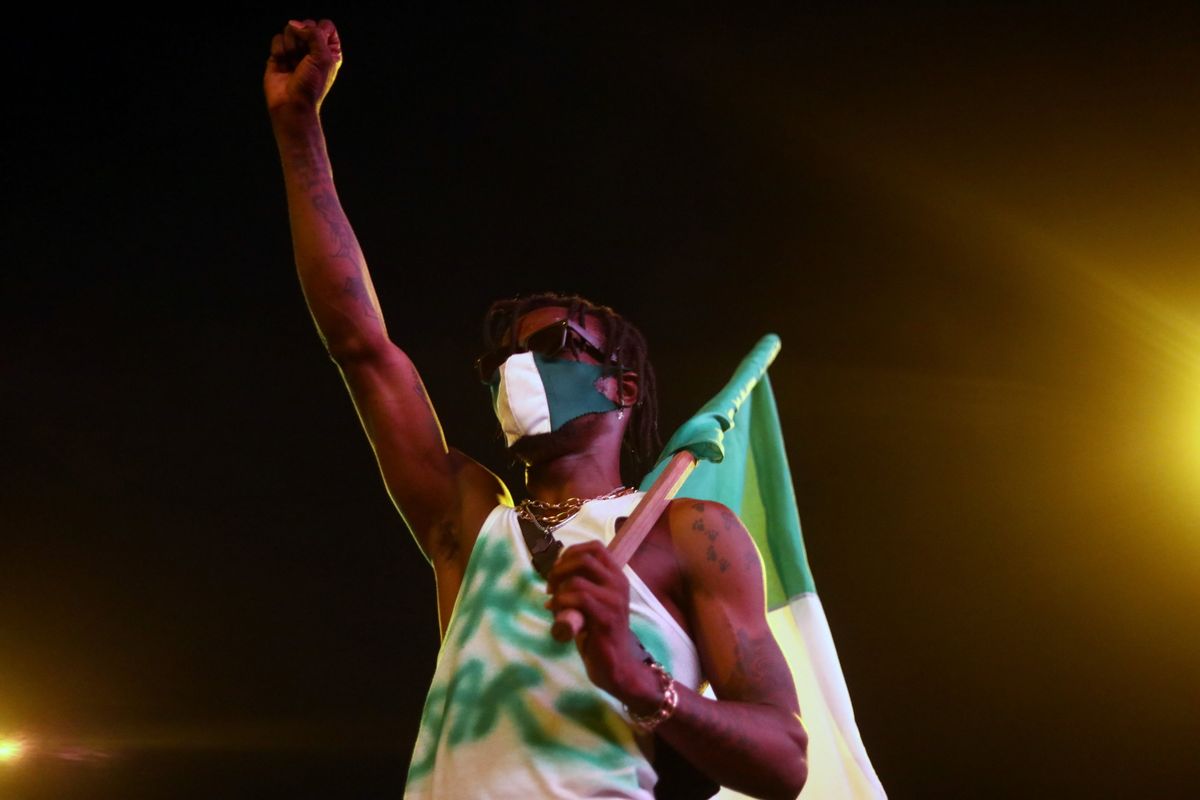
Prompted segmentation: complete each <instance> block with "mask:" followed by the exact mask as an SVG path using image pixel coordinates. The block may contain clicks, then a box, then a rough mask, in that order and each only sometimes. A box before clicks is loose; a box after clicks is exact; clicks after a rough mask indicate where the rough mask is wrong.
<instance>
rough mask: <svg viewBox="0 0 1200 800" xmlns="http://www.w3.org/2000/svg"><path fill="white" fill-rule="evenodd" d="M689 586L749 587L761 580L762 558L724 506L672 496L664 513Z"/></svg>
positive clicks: (746, 533)
mask: <svg viewBox="0 0 1200 800" xmlns="http://www.w3.org/2000/svg"><path fill="white" fill-rule="evenodd" d="M664 516H665V517H666V518H667V525H668V529H669V531H670V536H671V543H672V545H673V547H674V549H675V552H676V554H677V556H678V558H679V562H680V566H681V567H682V569H683V572H684V574H685V579H686V580H687V582H688V584H689V586H690V588H691V589H692V590H693V591H695V590H702V591H713V590H718V589H725V590H734V591H736V590H738V589H747V590H752V589H753V588H755V587H761V584H762V560H761V558H760V557H759V553H758V549H757V548H756V547H755V545H754V540H753V539H752V538H751V536H750V533H749V532H748V531H747V530H746V526H745V525H743V524H742V521H741V520H740V519H738V516H737V514H735V513H734V512H733V511H732V510H731V509H730V508H729V507H728V506H726V505H725V504H723V503H718V502H716V501H712V500H697V499H694V498H688V497H683V498H675V499H674V500H672V501H671V504H670V506H669V507H668V509H667V513H666V514H665V515H664Z"/></svg>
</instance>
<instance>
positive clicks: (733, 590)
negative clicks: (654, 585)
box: [671, 500, 799, 712]
mask: <svg viewBox="0 0 1200 800" xmlns="http://www.w3.org/2000/svg"><path fill="white" fill-rule="evenodd" d="M679 504H680V501H676V504H673V506H674V507H673V508H672V525H671V528H672V535H673V536H674V537H675V538H676V547H677V549H678V550H679V552H680V553H681V556H682V558H683V559H684V564H683V567H684V569H685V571H686V573H687V585H688V593H689V600H690V603H689V605H690V616H691V624H692V630H693V633H694V635H695V639H696V647H697V649H698V651H699V653H700V660H701V665H702V666H703V668H704V672H705V677H706V678H707V679H708V681H709V683H710V684H711V685H712V688H713V692H714V694H716V696H717V698H718V699H721V700H737V701H741V702H749V703H764V704H769V705H773V706H776V707H780V708H784V709H787V710H789V711H793V712H798V711H799V704H798V703H797V701H796V690H795V686H794V685H793V682H792V676H791V672H790V670H789V669H788V665H787V661H786V660H785V659H784V657H783V654H782V652H781V651H780V649H779V645H778V644H777V643H776V642H775V637H774V636H773V635H772V633H771V629H770V626H769V625H768V624H767V616H766V611H767V610H766V591H765V587H764V584H763V568H762V559H761V557H760V556H759V553H758V550H757V548H756V547H755V546H754V541H753V540H752V539H751V538H750V534H749V533H748V532H747V531H746V529H745V527H744V526H743V525H742V523H741V521H740V520H738V518H737V516H736V515H735V514H734V513H733V512H732V511H730V510H729V509H728V508H726V507H725V506H723V505H721V504H720V503H711V502H703V503H701V502H698V501H694V500H685V501H682V504H681V505H679Z"/></svg>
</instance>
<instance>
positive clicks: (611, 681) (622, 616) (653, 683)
mask: <svg viewBox="0 0 1200 800" xmlns="http://www.w3.org/2000/svg"><path fill="white" fill-rule="evenodd" d="M546 591H547V592H548V593H549V594H550V600H549V601H548V602H547V603H546V608H548V609H550V610H551V611H552V612H554V613H555V614H557V613H558V612H559V611H563V610H566V609H575V610H576V611H578V612H579V613H581V614H582V615H583V619H584V625H583V628H582V629H581V630H580V632H579V634H578V635H576V637H575V646H576V647H577V648H579V655H580V656H581V657H582V658H583V663H584V666H585V667H587V674H588V678H590V679H591V681H592V683H594V684H596V685H597V686H599V687H600V688H601V689H603V690H604V691H606V692H608V693H609V694H611V695H613V696H614V697H616V698H617V699H618V700H620V701H621V702H623V703H625V704H626V705H627V706H629V707H630V709H631V710H633V711H636V712H639V713H641V712H649V711H652V710H653V709H655V708H657V706H658V702H659V700H660V699H661V698H660V695H661V690H660V688H659V685H658V678H657V676H656V675H655V674H654V672H653V670H651V669H650V668H649V667H648V666H647V665H646V664H645V663H644V662H643V660H642V659H643V658H644V657H645V654H644V652H643V650H642V649H641V646H640V645H639V644H638V641H637V638H636V637H635V636H634V635H633V631H631V630H630V628H629V580H628V579H627V578H626V577H625V575H624V573H623V572H622V571H621V567H620V566H618V565H617V563H616V562H615V561H613V558H612V555H611V554H610V553H609V552H608V548H606V547H605V546H604V545H603V544H602V543H600V542H598V541H596V542H585V543H584V544H577V545H573V546H571V547H568V548H566V549H565V550H563V551H562V553H561V554H560V555H559V557H558V561H557V562H555V564H554V567H553V568H551V570H550V574H549V576H547V581H546Z"/></svg>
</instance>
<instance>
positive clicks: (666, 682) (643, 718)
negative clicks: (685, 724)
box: [625, 656, 679, 733]
mask: <svg viewBox="0 0 1200 800" xmlns="http://www.w3.org/2000/svg"><path fill="white" fill-rule="evenodd" d="M645 663H646V664H647V665H648V666H649V667H650V669H652V670H654V672H655V674H657V675H658V683H659V685H660V686H661V687H662V692H663V700H662V705H660V706H659V707H658V711H655V712H654V713H653V714H644V715H643V714H635V713H634V712H633V711H631V710H630V708H629V706H625V710H626V711H627V712H628V713H629V719H630V720H631V721H632V722H633V724H634V725H637V726H638V727H639V728H641V729H642V730H643V731H646V732H647V733H649V732H650V731H652V730H654V729H655V728H657V727H658V726H659V725H661V724H662V723H664V722H666V721H667V720H668V719H670V718H671V715H672V714H674V713H675V707H676V706H678V705H679V692H677V691H676V690H675V679H674V678H672V677H671V673H669V672H667V670H666V668H665V667H663V665H662V664H660V663H658V662H657V661H655V660H654V659H653V658H651V657H650V656H646V662H645Z"/></svg>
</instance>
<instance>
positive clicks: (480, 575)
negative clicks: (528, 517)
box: [404, 492, 703, 800]
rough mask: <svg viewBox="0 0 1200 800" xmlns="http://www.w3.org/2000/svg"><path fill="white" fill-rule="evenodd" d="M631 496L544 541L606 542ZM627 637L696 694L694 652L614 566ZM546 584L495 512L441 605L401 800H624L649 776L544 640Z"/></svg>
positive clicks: (648, 796) (617, 727)
mask: <svg viewBox="0 0 1200 800" xmlns="http://www.w3.org/2000/svg"><path fill="white" fill-rule="evenodd" d="M642 497H643V494H642V493H641V492H637V493H634V494H631V495H626V496H625V497H618V498H614V499H612V500H598V501H592V502H590V503H587V504H586V505H584V507H583V509H582V510H581V511H580V512H579V514H578V515H576V516H575V517H574V518H573V519H572V520H571V521H570V522H568V523H567V524H566V525H564V526H563V527H561V528H559V529H557V530H556V531H555V532H554V535H555V537H556V538H557V539H559V540H560V541H561V542H562V543H563V544H564V545H565V546H567V547H570V546H571V545H573V544H579V543H581V542H586V541H591V540H594V539H599V540H600V541H603V542H604V543H605V544H607V543H608V542H610V541H611V540H612V537H613V531H614V527H615V523H616V520H617V519H618V518H620V517H627V516H629V514H630V513H631V512H632V510H633V508H634V507H635V506H636V505H637V503H638V501H639V500H641V498H642ZM624 571H625V575H626V577H627V578H628V579H629V585H630V602H629V609H630V626H631V627H632V628H633V631H634V633H635V634H637V636H638V638H639V639H640V640H641V642H642V644H643V645H644V646H645V648H646V649H647V650H648V651H650V654H651V655H653V656H654V658H655V659H656V660H658V661H659V662H660V663H661V664H663V665H664V666H665V667H666V668H667V670H668V671H670V673H671V674H672V675H673V676H674V677H675V680H676V681H678V682H679V683H680V684H682V685H684V686H688V687H690V688H692V689H695V690H697V691H699V690H700V688H701V686H702V683H703V678H702V676H701V675H700V662H699V658H698V656H697V654H696V647H695V645H694V644H693V643H692V641H691V640H690V639H689V638H688V636H687V634H686V633H685V632H684V630H683V628H681V627H680V626H679V623H678V622H676V621H675V619H674V618H673V617H672V616H671V615H670V613H668V612H667V610H666V609H665V608H664V607H663V605H662V603H660V602H659V601H658V599H657V598H655V597H654V594H653V593H652V592H651V591H650V589H649V588H648V587H647V586H646V584H645V583H643V582H642V580H641V579H640V578H639V577H638V576H637V574H636V573H634V571H633V570H632V569H630V568H629V567H628V566H626V567H625V570H624ZM546 599H547V595H546V582H545V581H544V580H543V579H542V578H541V577H540V576H539V575H538V574H537V573H536V572H535V571H534V569H533V566H532V565H531V564H530V561H529V550H528V547H527V546H526V544H525V539H524V537H523V536H522V535H521V527H520V524H519V523H518V522H517V515H516V511H515V510H514V509H513V508H512V507H510V506H497V507H496V508H495V509H493V510H492V513H491V514H490V515H488V518H487V520H486V521H485V522H484V523H483V528H482V529H481V530H480V532H479V538H478V539H477V540H476V542H475V547H474V549H473V550H472V552H471V557H470V560H469V562H468V563H467V570H466V574H465V575H464V576H463V583H462V587H461V589H460V590H459V593H458V598H457V599H456V600H455V604H454V611H453V613H452V614H451V617H450V624H449V626H448V627H447V629H446V636H445V638H444V639H443V640H442V647H441V651H440V652H439V653H438V663H437V670H436V671H435V673H434V676H433V683H432V684H431V686H430V688H429V695H428V697H427V698H426V700H425V711H424V713H423V714H422V718H421V730H420V733H419V734H418V736H417V743H416V746H415V748H414V750H413V758H412V763H411V764H410V766H409V772H408V785H407V787H406V789H405V793H404V796H405V797H406V798H409V800H450V799H453V800H459V799H460V798H463V799H465V798H479V800H500V798H512V799H513V800H530V799H531V798H584V797H586V798H638V800H652V798H653V797H654V784H655V782H656V781H657V776H656V775H655V773H654V769H653V768H652V767H651V765H650V761H649V759H648V750H649V746H650V742H651V741H652V740H651V738H650V737H646V736H642V735H635V729H634V728H633V727H632V725H631V723H630V722H629V718H628V715H627V713H626V712H625V710H624V708H623V707H622V705H621V703H620V702H618V701H617V700H616V699H615V698H614V697H612V695H610V694H608V693H607V692H605V691H603V690H601V689H598V688H597V687H596V686H595V685H594V684H592V682H591V681H590V680H588V677H587V671H586V670H585V669H584V666H583V661H582V659H580V657H579V652H578V651H577V650H576V649H575V644H574V643H573V642H566V643H559V642H556V641H555V640H554V639H553V638H552V637H551V636H550V626H551V624H552V622H553V617H552V616H551V614H550V612H549V611H547V610H546V609H545V608H543V607H542V604H543V603H545V602H546Z"/></svg>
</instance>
